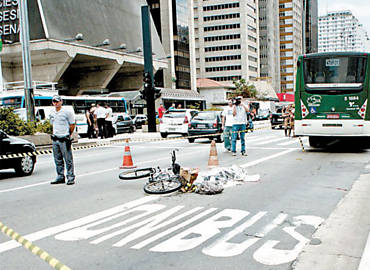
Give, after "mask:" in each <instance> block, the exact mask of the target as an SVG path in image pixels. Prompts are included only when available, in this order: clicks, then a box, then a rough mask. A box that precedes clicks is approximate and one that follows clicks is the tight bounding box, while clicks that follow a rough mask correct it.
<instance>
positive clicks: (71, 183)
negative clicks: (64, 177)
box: [67, 179, 75, 185]
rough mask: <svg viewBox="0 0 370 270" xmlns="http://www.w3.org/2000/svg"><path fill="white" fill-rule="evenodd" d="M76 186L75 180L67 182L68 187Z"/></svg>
mask: <svg viewBox="0 0 370 270" xmlns="http://www.w3.org/2000/svg"><path fill="white" fill-rule="evenodd" d="M74 184H75V180H74V179H69V180H68V181H67V185H74Z"/></svg>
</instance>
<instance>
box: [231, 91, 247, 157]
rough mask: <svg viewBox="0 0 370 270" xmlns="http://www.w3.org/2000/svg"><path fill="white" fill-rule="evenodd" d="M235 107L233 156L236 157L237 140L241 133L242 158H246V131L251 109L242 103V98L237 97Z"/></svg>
mask: <svg viewBox="0 0 370 270" xmlns="http://www.w3.org/2000/svg"><path fill="white" fill-rule="evenodd" d="M233 103H234V105H233V116H234V118H233V128H232V132H233V134H232V136H231V137H232V146H231V148H232V150H231V151H232V152H233V156H236V139H237V137H238V133H240V142H241V153H242V156H246V155H247V153H246V152H245V138H244V136H245V130H246V128H247V125H246V123H247V112H249V108H248V107H247V106H246V105H244V104H243V103H242V99H241V97H237V98H235V99H234V102H233Z"/></svg>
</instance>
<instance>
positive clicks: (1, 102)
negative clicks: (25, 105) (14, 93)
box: [0, 97, 22, 109]
mask: <svg viewBox="0 0 370 270" xmlns="http://www.w3.org/2000/svg"><path fill="white" fill-rule="evenodd" d="M0 106H4V107H14V108H15V109H19V108H22V97H6V98H5V97H4V98H2V99H0Z"/></svg>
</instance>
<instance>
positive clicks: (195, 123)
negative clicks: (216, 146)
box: [188, 111, 224, 143]
mask: <svg viewBox="0 0 370 270" xmlns="http://www.w3.org/2000/svg"><path fill="white" fill-rule="evenodd" d="M218 133H222V122H221V112H217V111H205V112H197V113H196V114H194V116H193V118H191V120H190V123H189V130H188V134H189V136H195V135H209V136H202V137H199V139H202V138H208V139H210V140H213V139H216V140H217V142H223V138H224V137H223V135H222V134H218ZM217 134H218V135H217ZM195 139H198V138H188V141H189V143H192V142H194V140H195Z"/></svg>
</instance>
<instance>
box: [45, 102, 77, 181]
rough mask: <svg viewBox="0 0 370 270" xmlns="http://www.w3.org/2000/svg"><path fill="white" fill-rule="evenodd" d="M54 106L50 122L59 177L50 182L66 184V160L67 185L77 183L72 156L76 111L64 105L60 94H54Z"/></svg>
mask: <svg viewBox="0 0 370 270" xmlns="http://www.w3.org/2000/svg"><path fill="white" fill-rule="evenodd" d="M52 101H53V106H54V108H55V109H54V110H52V112H51V114H50V123H51V124H52V125H53V135H52V136H51V138H52V140H53V155H54V162H55V166H56V171H57V178H56V179H55V180H54V181H52V182H51V183H50V184H64V183H65V176H64V162H65V164H66V168H67V185H73V184H74V183H75V175H74V168H73V156H72V147H71V145H72V134H73V131H74V129H75V126H76V124H75V115H74V112H73V111H71V110H68V109H67V108H64V107H63V106H62V104H63V100H62V98H61V97H60V96H58V95H55V96H53V100H52Z"/></svg>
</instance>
